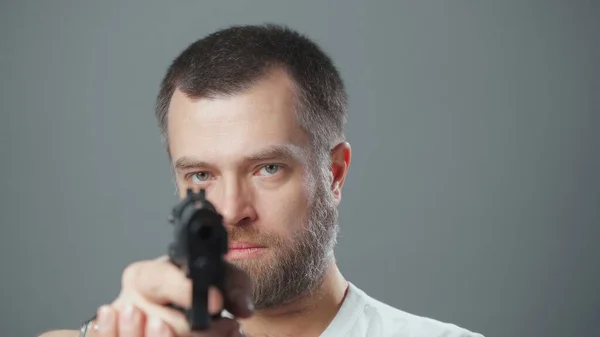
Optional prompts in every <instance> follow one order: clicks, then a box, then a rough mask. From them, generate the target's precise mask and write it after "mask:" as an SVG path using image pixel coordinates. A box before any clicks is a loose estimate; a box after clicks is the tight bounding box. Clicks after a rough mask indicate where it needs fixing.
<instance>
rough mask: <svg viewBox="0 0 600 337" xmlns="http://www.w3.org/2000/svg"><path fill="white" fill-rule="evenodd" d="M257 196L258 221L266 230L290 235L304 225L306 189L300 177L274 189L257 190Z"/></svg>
mask: <svg viewBox="0 0 600 337" xmlns="http://www.w3.org/2000/svg"><path fill="white" fill-rule="evenodd" d="M257 196H258V198H257V203H256V207H257V208H258V209H257V212H258V214H259V217H260V218H261V220H259V223H260V226H261V227H265V229H266V230H267V231H270V232H276V233H279V234H280V235H283V236H286V237H290V236H291V235H292V233H294V232H295V231H297V230H299V229H300V228H301V227H303V226H304V223H305V219H306V211H307V205H308V191H307V189H306V186H304V183H303V182H302V181H301V180H300V179H297V180H296V181H294V182H289V183H288V184H286V185H285V186H280V187H279V188H277V189H275V190H264V191H259V192H258V194H257Z"/></svg>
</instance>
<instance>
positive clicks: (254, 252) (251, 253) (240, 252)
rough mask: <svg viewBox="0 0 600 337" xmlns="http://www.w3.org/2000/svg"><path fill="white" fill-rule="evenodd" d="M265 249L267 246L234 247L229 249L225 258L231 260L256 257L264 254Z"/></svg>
mask: <svg viewBox="0 0 600 337" xmlns="http://www.w3.org/2000/svg"><path fill="white" fill-rule="evenodd" d="M264 251H265V248H262V247H252V248H234V249H229V251H228V252H227V255H225V258H226V259H229V260H239V259H248V258H251V257H256V256H258V255H260V254H262V253H263V252H264Z"/></svg>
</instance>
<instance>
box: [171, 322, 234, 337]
mask: <svg viewBox="0 0 600 337" xmlns="http://www.w3.org/2000/svg"><path fill="white" fill-rule="evenodd" d="M182 336H185V337H212V336H227V337H238V336H242V335H241V334H240V324H239V323H238V322H237V321H235V320H233V319H230V318H222V319H219V320H218V321H214V322H212V323H211V326H210V328H209V329H208V330H207V331H198V332H196V331H194V332H190V333H188V334H184V335H182Z"/></svg>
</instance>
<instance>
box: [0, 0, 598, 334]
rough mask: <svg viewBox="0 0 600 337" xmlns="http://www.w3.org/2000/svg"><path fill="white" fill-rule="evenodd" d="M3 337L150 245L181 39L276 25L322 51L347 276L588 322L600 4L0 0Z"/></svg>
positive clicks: (459, 316)
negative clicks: (161, 98) (161, 127)
mask: <svg viewBox="0 0 600 337" xmlns="http://www.w3.org/2000/svg"><path fill="white" fill-rule="evenodd" d="M0 6H1V7H0V48H1V49H0V51H1V52H0V71H1V76H0V112H1V113H2V118H1V120H0V121H1V122H0V151H1V152H0V158H1V159H0V160H1V166H0V168H1V170H2V171H1V174H0V184H1V185H0V207H1V208H0V219H1V220H0V221H1V223H2V236H1V239H0V249H1V250H0V253H1V254H0V261H1V263H2V277H1V282H2V284H1V285H2V287H1V288H0V295H1V303H2V304H1V307H0V308H1V310H2V311H1V315H0V326H1V327H2V328H1V330H2V336H34V335H36V334H39V333H40V332H42V331H44V330H48V329H56V328H69V327H71V328H76V327H77V326H78V325H79V324H80V322H81V321H82V320H84V319H86V318H87V317H88V316H89V315H91V314H92V313H93V312H94V310H95V309H96V308H97V306H98V305H100V304H102V303H106V302H109V301H111V300H112V299H113V298H114V297H115V296H116V295H117V293H118V291H119V285H120V284H119V282H120V275H121V271H122V269H123V268H124V267H125V266H126V265H127V264H128V263H130V262H132V261H135V260H140V259H147V258H152V257H155V256H158V255H162V254H163V253H164V252H165V249H166V246H167V244H168V242H169V240H170V236H169V235H170V230H169V227H168V226H167V224H166V221H165V219H166V214H167V212H168V211H169V209H170V207H171V205H172V203H173V202H174V201H175V197H174V188H173V184H172V181H171V176H170V172H169V169H168V166H167V161H166V156H165V154H164V153H163V150H162V147H161V144H160V140H159V136H158V128H157V127H156V123H155V120H154V117H153V104H154V97H155V94H156V91H157V88H158V82H159V80H160V79H161V77H162V76H163V72H164V71H165V70H166V67H167V66H168V63H169V62H170V61H171V60H172V58H174V57H175V56H176V54H177V53H179V52H180V51H181V50H182V49H183V48H184V47H186V46H187V45H188V44H189V43H191V42H192V41H194V40H196V39H197V38H199V37H201V36H204V35H206V34H208V33H210V32H212V31H213V30H215V29H218V28H223V27H226V26H228V25H231V24H244V23H262V22H265V21H269V22H276V23H285V24H288V25H289V26H291V27H293V28H296V29H298V30H300V31H302V32H303V33H306V34H308V35H309V36H311V37H313V38H314V39H315V40H316V41H318V43H320V44H321V45H322V46H323V48H324V49H325V50H326V51H327V52H328V53H329V54H330V55H331V56H332V57H333V58H334V60H335V61H336V64H337V65H338V67H339V68H340V70H341V72H342V74H343V77H344V79H345V81H346V84H347V88H348V93H349V96H350V110H351V111H350V122H349V126H348V127H349V128H348V138H349V140H350V142H351V144H352V145H353V151H354V152H353V162H352V166H351V169H350V176H349V178H348V179H349V180H348V181H347V185H346V187H345V189H344V193H343V201H342V205H341V214H342V216H341V221H342V237H341V239H340V246H339V249H338V257H339V263H340V266H341V269H342V271H343V273H344V274H345V275H346V276H347V277H348V278H349V279H350V280H351V281H353V282H354V283H355V284H357V285H358V286H360V287H362V288H363V289H365V290H366V291H367V292H368V293H370V294H371V295H372V296H374V297H376V298H379V299H381V300H383V301H385V302H387V303H389V304H391V305H393V306H396V307H399V308H401V309H403V310H406V311H409V312H412V313H415V314H419V315H426V316H431V317H434V318H436V319H439V320H443V321H449V322H452V323H455V324H458V325H461V326H464V327H467V328H469V329H471V330H475V331H479V332H482V333H484V334H485V335H486V336H548V337H549V336H556V337H558V336H598V335H600V324H599V323H600V294H599V291H598V290H599V288H600V286H599V285H600V264H599V263H598V259H599V257H600V247H599V246H600V245H599V241H600V240H599V239H600V226H599V225H600V178H599V172H600V160H599V157H600V155H599V154H600V150H598V145H600V136H599V135H598V132H597V129H598V126H599V125H600V124H599V122H600V118H599V116H598V115H599V111H600V98H599V96H600V94H599V91H600V76H599V75H600V72H599V70H600V69H599V68H600V67H599V60H600V38H599V37H598V36H599V33H600V29H599V28H600V10H599V9H600V5H599V4H598V2H597V1H561V2H559V1H538V2H534V1H496V2H493V3H492V2H482V1H435V2H434V1H421V0H420V1H405V2H399V1H378V2H373V1H362V2H361V1H337V2H332V1H328V2H322V1H276V0H273V1H218V2H217V1H211V2H201V1H190V0H182V1H158V0H152V1H148V0H144V1H142V0H139V1H117V0H112V1H86V2H83V1H56V0H54V1H36V2H34V1H22V0H21V1H16V0H14V1H6V0H5V1H3V2H2V4H1V5H0Z"/></svg>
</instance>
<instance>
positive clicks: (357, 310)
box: [320, 283, 483, 337]
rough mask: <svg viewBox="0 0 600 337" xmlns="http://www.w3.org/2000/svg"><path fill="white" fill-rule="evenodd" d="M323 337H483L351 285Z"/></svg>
mask: <svg viewBox="0 0 600 337" xmlns="http://www.w3.org/2000/svg"><path fill="white" fill-rule="evenodd" d="M320 337H483V335H481V334H478V333H474V332H471V331H469V330H466V329H464V328H461V327H458V326H456V325H454V324H450V323H444V322H440V321H436V320H434V319H431V318H427V317H421V316H416V315H413V314H410V313H407V312H404V311H401V310H399V309H396V308H394V307H391V306H389V305H387V304H385V303H383V302H380V301H378V300H376V299H374V298H372V297H370V296H369V295H367V294H366V293H365V292H364V291H362V290H361V289H359V288H358V287H356V286H355V285H354V284H352V283H349V289H348V293H347V295H346V298H345V299H344V302H343V303H342V305H341V307H340V310H339V311H338V313H337V315H336V316H335V317H334V319H333V320H332V321H331V323H330V324H329V326H328V327H327V329H325V331H323V333H322V334H321V336H320Z"/></svg>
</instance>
